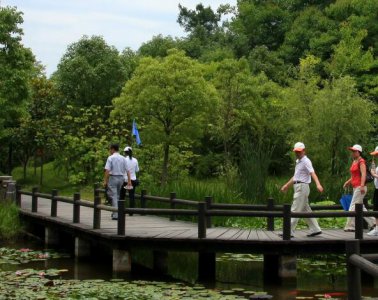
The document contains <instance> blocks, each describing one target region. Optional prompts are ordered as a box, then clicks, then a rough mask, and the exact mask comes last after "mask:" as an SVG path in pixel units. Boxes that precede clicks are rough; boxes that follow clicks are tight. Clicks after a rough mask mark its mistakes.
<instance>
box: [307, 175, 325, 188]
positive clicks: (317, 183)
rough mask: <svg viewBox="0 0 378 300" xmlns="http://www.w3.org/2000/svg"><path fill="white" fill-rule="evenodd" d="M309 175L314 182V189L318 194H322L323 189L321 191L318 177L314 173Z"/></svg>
mask: <svg viewBox="0 0 378 300" xmlns="http://www.w3.org/2000/svg"><path fill="white" fill-rule="evenodd" d="M310 174H311V177H312V179H313V180H314V181H315V184H316V188H317V189H318V191H319V192H320V193H323V191H324V189H323V187H322V185H321V184H320V181H319V178H318V175H316V173H315V171H314V172H311V173H310Z"/></svg>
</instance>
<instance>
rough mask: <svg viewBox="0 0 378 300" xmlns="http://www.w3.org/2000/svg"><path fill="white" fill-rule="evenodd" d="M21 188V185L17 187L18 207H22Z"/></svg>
mask: <svg viewBox="0 0 378 300" xmlns="http://www.w3.org/2000/svg"><path fill="white" fill-rule="evenodd" d="M20 191H21V186H20V185H19V184H17V185H16V205H17V206H18V207H21V192H20Z"/></svg>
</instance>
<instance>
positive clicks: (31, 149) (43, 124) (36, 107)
mask: <svg viewBox="0 0 378 300" xmlns="http://www.w3.org/2000/svg"><path fill="white" fill-rule="evenodd" d="M30 86H31V97H30V99H29V100H28V101H27V106H26V107H27V112H28V114H27V115H26V116H24V117H23V118H22V119H21V121H20V126H19V127H18V128H16V129H14V131H13V134H14V137H15V139H16V140H17V144H16V145H15V149H16V154H17V157H18V159H19V160H20V162H21V163H22V166H23V171H24V179H25V177H26V167H27V164H28V162H29V159H30V158H31V156H32V155H34V165H35V168H36V165H37V156H39V157H40V159H41V162H40V168H41V172H40V184H41V185H42V182H43V164H44V161H45V158H48V157H50V156H52V155H53V154H54V152H55V151H56V148H57V143H58V140H59V139H60V137H61V135H62V132H61V130H60V126H59V124H58V118H57V110H56V104H55V102H56V101H57V98H58V93H57V91H56V89H55V88H54V85H53V84H52V82H51V81H50V80H48V79H47V78H46V77H45V76H44V75H43V74H38V75H37V76H35V77H34V78H33V79H32V80H31V82H30Z"/></svg>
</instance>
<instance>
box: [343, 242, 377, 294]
mask: <svg viewBox="0 0 378 300" xmlns="http://www.w3.org/2000/svg"><path fill="white" fill-rule="evenodd" d="M346 254H347V276H348V282H347V284H348V300H360V299H362V297H361V296H362V295H361V270H363V271H364V272H366V273H368V274H369V275H371V276H374V277H375V278H377V277H378V266H377V265H376V264H374V263H373V261H378V254H365V255H361V254H360V242H359V240H350V241H347V242H346Z"/></svg>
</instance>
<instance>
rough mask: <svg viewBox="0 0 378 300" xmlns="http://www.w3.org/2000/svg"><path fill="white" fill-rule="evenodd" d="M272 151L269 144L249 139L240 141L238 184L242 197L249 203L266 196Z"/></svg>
mask: <svg viewBox="0 0 378 300" xmlns="http://www.w3.org/2000/svg"><path fill="white" fill-rule="evenodd" d="M272 152H273V148H272V147H271V146H266V145H264V144H262V143H257V144H256V143H253V142H251V141H250V140H249V139H246V140H245V141H243V142H242V143H241V151H240V163H239V174H240V177H239V182H240V185H239V186H240V191H241V192H242V194H243V197H244V198H246V199H248V200H249V201H250V202H251V203H261V201H264V200H262V199H266V198H267V191H266V183H267V180H268V176H269V173H268V171H269V163H270V161H271V157H272ZM269 196H270V195H269Z"/></svg>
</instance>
